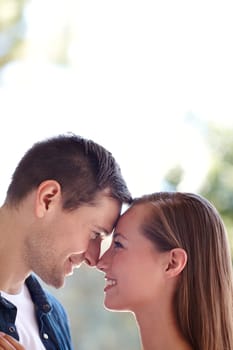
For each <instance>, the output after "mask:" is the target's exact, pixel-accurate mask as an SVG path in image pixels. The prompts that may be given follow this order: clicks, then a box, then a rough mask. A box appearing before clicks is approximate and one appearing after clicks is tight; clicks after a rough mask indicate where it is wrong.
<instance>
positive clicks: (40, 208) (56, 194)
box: [35, 180, 61, 218]
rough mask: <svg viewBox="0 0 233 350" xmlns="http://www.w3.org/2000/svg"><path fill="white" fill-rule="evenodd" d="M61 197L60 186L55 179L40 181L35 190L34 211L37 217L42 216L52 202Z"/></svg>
mask: <svg viewBox="0 0 233 350" xmlns="http://www.w3.org/2000/svg"><path fill="white" fill-rule="evenodd" d="M60 198H61V186H60V184H59V183H58V182H57V181H55V180H46V181H43V182H41V184H40V185H39V186H38V188H37V190H36V203H35V211H36V215H37V217H40V218H42V217H43V216H44V214H45V213H46V212H47V211H48V210H49V208H50V207H51V205H52V204H54V203H56V202H58V201H59V200H60Z"/></svg>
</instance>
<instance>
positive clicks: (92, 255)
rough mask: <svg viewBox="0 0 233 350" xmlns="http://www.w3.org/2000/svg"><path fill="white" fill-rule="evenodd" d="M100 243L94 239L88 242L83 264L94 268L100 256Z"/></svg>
mask: <svg viewBox="0 0 233 350" xmlns="http://www.w3.org/2000/svg"><path fill="white" fill-rule="evenodd" d="M100 245H101V241H99V240H97V239H94V240H91V241H90V242H89V245H88V248H87V251H86V253H85V263H86V264H87V265H89V266H92V267H94V266H96V264H97V262H98V260H99V255H100Z"/></svg>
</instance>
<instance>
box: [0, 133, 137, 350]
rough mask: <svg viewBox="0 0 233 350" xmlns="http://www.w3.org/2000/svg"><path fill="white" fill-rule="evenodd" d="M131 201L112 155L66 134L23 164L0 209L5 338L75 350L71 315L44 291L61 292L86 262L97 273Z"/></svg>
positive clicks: (0, 311) (38, 147)
mask: <svg viewBox="0 0 233 350" xmlns="http://www.w3.org/2000/svg"><path fill="white" fill-rule="evenodd" d="M130 201H131V196H130V193H129V191H128V188H127V186H126V183H125V181H124V179H123V177H122V175H121V172H120V168H119V166H118V165H117V163H116V162H115V160H114V158H113V157H112V155H111V153H109V152H108V151H107V150H105V149H104V148H103V147H102V146H100V145H98V144H96V143H94V142H93V141H91V140H87V139H84V138H81V137H79V136H76V135H59V136H57V137H54V138H50V139H48V140H44V141H42V142H38V143H36V144H35V145H33V146H32V148H31V149H30V150H29V151H28V152H27V153H26V154H25V155H24V157H23V158H22V159H21V161H20V162H19V164H18V166H17V168H16V170H15V172H14V174H13V177H12V181H11V183H10V185H9V188H8V191H7V195H6V199H5V202H4V204H3V206H2V207H1V208H0V237H1V241H0V242H1V243H0V291H1V296H0V331H2V332H4V333H7V334H9V335H11V336H13V337H14V338H15V339H17V340H19V339H20V343H21V344H23V345H24V346H25V348H26V349H30V350H34V349H38V350H42V349H43V350H44V349H48V350H55V349H56V350H58V349H59V350H63V349H64V350H70V349H72V348H73V347H72V343H71V339H70V331H69V326H68V320H67V316H66V313H65V311H64V309H63V307H62V306H61V304H60V303H59V302H58V301H57V300H56V299H55V298H54V297H53V296H51V295H50V294H49V293H48V292H46V291H44V290H43V288H42V287H41V285H40V284H39V281H38V280H37V278H36V276H35V275H33V274H32V272H34V273H35V274H36V275H38V276H39V277H40V278H41V279H42V280H43V281H44V282H45V283H47V284H49V285H52V286H54V287H55V288H60V287H61V286H63V285H64V280H65V276H67V275H69V274H72V272H73V268H74V267H78V266H79V265H80V264H81V263H82V262H83V261H85V262H86V263H87V264H89V265H90V266H95V265H96V263H97V260H98V258H99V253H100V247H101V240H102V239H103V238H104V236H105V235H108V234H110V233H111V232H112V230H113V227H114V225H115V222H116V220H117V218H118V217H119V215H120V211H121V207H122V204H123V203H130Z"/></svg>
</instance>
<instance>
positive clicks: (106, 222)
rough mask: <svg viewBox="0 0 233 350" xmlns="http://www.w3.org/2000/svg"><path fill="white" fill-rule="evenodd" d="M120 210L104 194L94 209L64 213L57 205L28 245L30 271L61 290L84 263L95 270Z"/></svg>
mask: <svg viewBox="0 0 233 350" xmlns="http://www.w3.org/2000/svg"><path fill="white" fill-rule="evenodd" d="M120 210H121V205H120V203H119V202H118V201H117V200H115V199H113V198H111V197H109V196H107V195H106V193H105V192H103V193H100V194H98V196H97V197H96V204H95V205H94V206H90V205H83V206H81V207H79V208H78V209H75V210H73V211H65V210H64V209H62V205H61V203H59V204H56V205H54V207H53V208H51V210H50V211H48V213H46V216H45V217H43V218H42V219H40V220H39V224H38V222H37V224H36V226H35V227H33V228H32V231H31V233H30V235H29V236H28V237H27V239H26V241H25V248H26V262H27V264H28V266H29V268H30V270H32V271H34V272H35V273H36V274H37V275H38V276H39V277H40V278H41V279H42V280H43V281H44V282H45V283H47V284H49V285H52V286H54V287H56V288H60V287H61V286H63V285H64V280H65V277H66V276H67V275H70V274H72V273H73V269H74V267H78V266H80V264H81V263H82V262H83V261H84V260H85V261H86V262H87V263H88V264H89V265H91V266H95V265H96V263H97V261H98V258H99V253H100V247H101V240H102V236H103V235H105V234H109V233H111V232H112V230H113V227H114V225H115V222H116V220H117V218H118V216H119V214H120ZM40 221H41V222H40Z"/></svg>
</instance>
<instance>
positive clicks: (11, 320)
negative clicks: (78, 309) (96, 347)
mask: <svg viewBox="0 0 233 350" xmlns="http://www.w3.org/2000/svg"><path fill="white" fill-rule="evenodd" d="M26 285H27V287H28V290H29V292H30V294H31V298H32V301H33V303H34V305H35V310H36V318H37V321H38V325H39V334H40V338H41V341H42V343H43V344H44V346H45V348H46V349H47V350H73V346H72V342H71V336H70V330H69V324H68V319H67V315H66V312H65V310H64V308H63V306H62V305H61V304H60V302H59V301H58V300H57V299H56V298H55V297H53V296H52V295H51V294H50V293H48V292H47V291H45V290H44V289H43V288H42V286H41V285H40V283H39V282H38V280H37V279H36V277H35V276H33V275H31V276H29V277H28V278H27V280H26ZM16 313H17V308H16V307H15V306H14V305H13V304H12V303H10V302H9V301H7V300H6V299H4V298H3V297H2V296H0V330H1V331H3V332H5V333H7V334H9V335H11V336H12V337H14V338H15V339H17V340H19V335H18V333H17V329H16V327H15V319H16ZM30 350H34V349H30Z"/></svg>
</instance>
